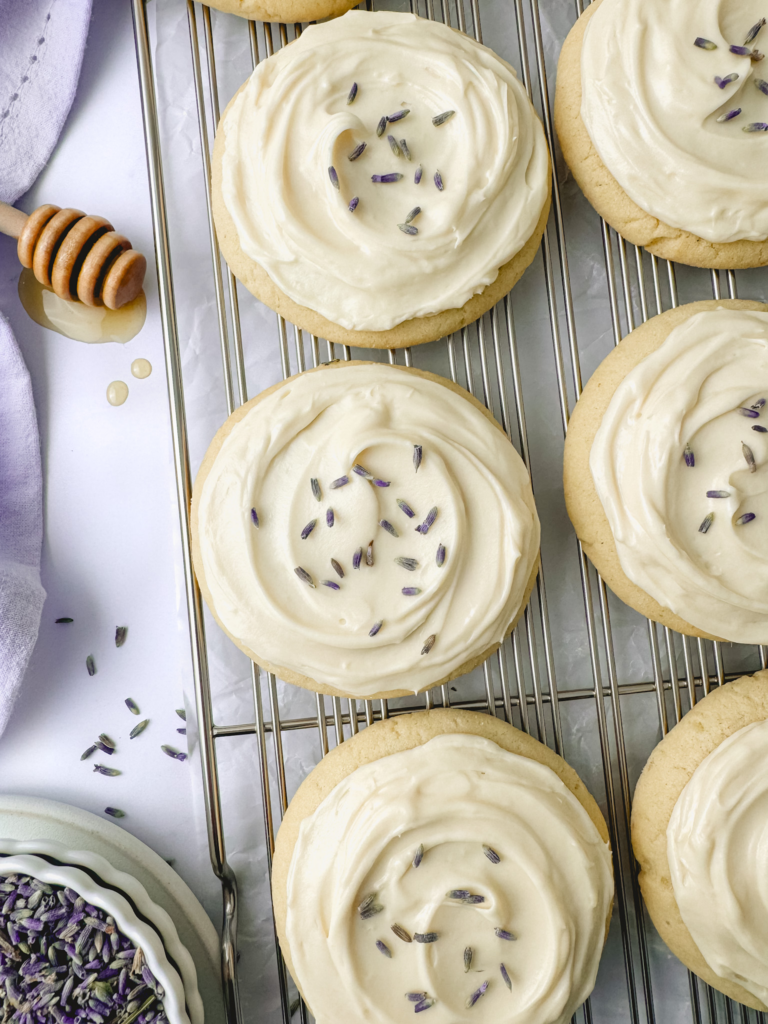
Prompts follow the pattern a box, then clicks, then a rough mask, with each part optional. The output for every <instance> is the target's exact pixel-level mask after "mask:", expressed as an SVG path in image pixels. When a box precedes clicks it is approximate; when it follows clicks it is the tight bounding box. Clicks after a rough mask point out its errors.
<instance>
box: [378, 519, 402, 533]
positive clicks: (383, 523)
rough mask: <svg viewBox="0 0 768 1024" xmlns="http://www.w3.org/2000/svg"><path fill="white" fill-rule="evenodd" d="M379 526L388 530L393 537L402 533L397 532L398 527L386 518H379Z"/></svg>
mask: <svg viewBox="0 0 768 1024" xmlns="http://www.w3.org/2000/svg"><path fill="white" fill-rule="evenodd" d="M379 526H380V527H381V528H382V529H383V530H386V531H387V533H391V534H392V536H393V537H399V536H400V534H399V533H398V532H397V530H396V529H395V528H394V526H393V525H392V523H390V522H388V521H387V520H386V519H380V520H379Z"/></svg>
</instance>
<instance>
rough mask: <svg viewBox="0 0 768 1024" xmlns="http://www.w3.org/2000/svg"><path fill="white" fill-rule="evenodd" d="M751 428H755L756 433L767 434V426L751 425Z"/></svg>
mask: <svg viewBox="0 0 768 1024" xmlns="http://www.w3.org/2000/svg"><path fill="white" fill-rule="evenodd" d="M752 429H753V430H756V431H757V432H758V434H768V427H759V426H756V425H753V427H752Z"/></svg>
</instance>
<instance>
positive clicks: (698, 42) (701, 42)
mask: <svg viewBox="0 0 768 1024" xmlns="http://www.w3.org/2000/svg"><path fill="white" fill-rule="evenodd" d="M693 45H694V46H698V47H699V48H700V49H702V50H716V49H717V43H713V42H712V40H711V39H704V38H703V37H702V36H697V37H696V39H694V41H693Z"/></svg>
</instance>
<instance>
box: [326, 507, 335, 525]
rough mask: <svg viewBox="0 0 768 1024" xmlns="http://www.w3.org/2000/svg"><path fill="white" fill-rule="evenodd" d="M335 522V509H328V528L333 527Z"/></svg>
mask: <svg viewBox="0 0 768 1024" xmlns="http://www.w3.org/2000/svg"><path fill="white" fill-rule="evenodd" d="M335 522H336V518H335V516H334V514H333V509H332V508H328V509H326V510H325V523H326V526H333V524H334V523H335Z"/></svg>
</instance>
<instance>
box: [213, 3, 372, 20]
mask: <svg viewBox="0 0 768 1024" xmlns="http://www.w3.org/2000/svg"><path fill="white" fill-rule="evenodd" d="M205 5H206V7H214V8H216V9H217V10H219V11H226V13H227V14H238V15H239V16H240V17H241V18H249V19H250V20H251V21H282V22H284V23H285V24H287V25H292V24H295V23H296V22H303V21H320V20H322V19H323V18H337V17H338V16H339V15H340V14H344V13H345V12H346V11H348V10H350V8H352V7H354V6H355V2H354V0H205Z"/></svg>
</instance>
